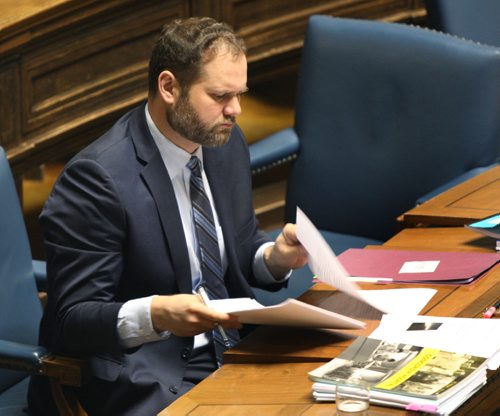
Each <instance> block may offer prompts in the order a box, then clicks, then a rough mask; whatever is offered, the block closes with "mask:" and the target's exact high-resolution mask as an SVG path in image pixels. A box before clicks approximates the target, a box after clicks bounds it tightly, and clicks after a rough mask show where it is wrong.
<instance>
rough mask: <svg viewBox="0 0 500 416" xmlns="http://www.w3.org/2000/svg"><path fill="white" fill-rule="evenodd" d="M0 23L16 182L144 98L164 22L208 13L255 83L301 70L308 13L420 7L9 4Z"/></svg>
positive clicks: (163, 1) (4, 108) (418, 11)
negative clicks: (243, 53) (238, 43)
mask: <svg viewBox="0 0 500 416" xmlns="http://www.w3.org/2000/svg"><path fill="white" fill-rule="evenodd" d="M6 3H7V5H6V7H5V8H4V10H3V12H4V11H5V10H7V13H6V14H5V17H4V18H3V20H0V53H1V58H0V85H1V95H0V122H1V125H0V145H2V146H4V147H5V148H6V150H7V155H8V157H9V160H10V163H11V165H12V168H13V171H14V175H15V176H20V175H22V174H23V173H25V172H26V171H27V170H29V169H30V168H31V167H32V166H34V165H37V164H40V163H43V162H46V161H49V160H53V159H57V158H60V157H69V156H71V155H72V154H73V153H75V152H76V151H77V150H78V149H80V148H81V147H83V146H84V145H86V144H87V143H88V142H90V141H92V140H94V139H95V138H96V137H97V135H98V134H100V133H101V132H102V131H104V130H105V129H106V128H108V127H109V126H110V125H111V123H112V122H113V121H114V120H115V119H116V118H117V117H118V116H119V115H120V114H122V113H124V112H125V111H126V110H128V109H129V108H131V107H132V106H134V105H136V104H137V103H139V102H140V101H141V100H143V99H145V98H146V93H147V64H148V59H149V54H150V50H151V46H152V43H153V40H154V39H155V38H156V36H157V34H158V33H159V31H160V29H161V26H162V25H163V23H165V22H166V21H168V20H170V19H172V18H174V17H179V16H188V15H209V16H213V17H215V18H217V19H220V20H224V21H227V22H228V23H230V24H231V25H232V26H233V27H234V28H235V29H236V30H237V31H238V32H239V33H240V34H241V35H242V36H243V37H244V38H245V40H246V42H247V46H248V61H249V83H250V84H251V85H255V83H258V82H259V80H263V79H267V80H268V79H269V78H271V79H272V78H273V77H277V76H279V75H280V74H282V73H283V72H286V71H295V70H296V68H297V64H298V61H299V55H300V50H301V47H302V40H303V37H304V31H305V27H306V24H307V19H308V17H309V16H310V15H311V14H316V13H323V14H330V15H336V16H348V17H357V18H366V19H383V20H389V21H415V20H418V19H419V18H422V16H424V15H425V9H424V7H423V0H413V1H411V0H406V1H403V0H400V1H395V0H363V1H361V0H310V1H307V2H305V1H303V0H286V1H285V0H283V1H268V0H213V1H205V0H177V1H174V0H169V1H167V0H143V1H138V0H105V1H104V0H100V1H99V0H87V1H85V2H75V1H65V0H43V1H36V0H33V1H32V2H30V1H27V2H26V1H25V2H22V3H18V2H16V1H14V0H6Z"/></svg>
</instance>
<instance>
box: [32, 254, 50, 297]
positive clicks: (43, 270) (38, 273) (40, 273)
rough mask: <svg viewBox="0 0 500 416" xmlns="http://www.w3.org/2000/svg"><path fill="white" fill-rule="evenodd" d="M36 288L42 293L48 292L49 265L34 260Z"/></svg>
mask: <svg viewBox="0 0 500 416" xmlns="http://www.w3.org/2000/svg"><path fill="white" fill-rule="evenodd" d="M31 263H32V264H33V273H34V274H35V281H36V287H37V289H38V291H40V292H46V291H47V263H45V262H44V261H42V260H32V261H31Z"/></svg>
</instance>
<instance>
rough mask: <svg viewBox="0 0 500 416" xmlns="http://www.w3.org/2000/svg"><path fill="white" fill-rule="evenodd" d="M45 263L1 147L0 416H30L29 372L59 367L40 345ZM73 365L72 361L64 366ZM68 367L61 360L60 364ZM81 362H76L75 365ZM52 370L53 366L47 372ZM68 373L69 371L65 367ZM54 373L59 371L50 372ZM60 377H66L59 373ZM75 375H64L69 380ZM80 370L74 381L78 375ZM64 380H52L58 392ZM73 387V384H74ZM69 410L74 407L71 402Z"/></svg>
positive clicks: (42, 371) (69, 373)
mask: <svg viewBox="0 0 500 416" xmlns="http://www.w3.org/2000/svg"><path fill="white" fill-rule="evenodd" d="M35 274H36V275H37V278H38V279H37V280H38V281H39V282H40V283H41V284H42V286H43V280H44V275H45V263H44V262H32V259H31V251H30V246H29V243H28V236H27V233H26V227H25V225H24V219H23V215H22V211H21V207H20V204H19V200H18V195H17V192H16V188H15V185H14V180H13V178H12V173H11V171H10V167H9V164H8V161H7V158H6V156H5V152H4V149H3V148H2V147H0V288H1V290H0V415H2V416H14V415H16V416H17V415H26V413H25V412H24V411H23V409H25V408H26V393H27V388H28V382H29V377H28V376H29V374H33V373H36V374H38V373H40V374H46V375H49V374H53V375H54V376H55V375H56V374H57V373H58V371H59V368H60V367H59V365H58V364H57V363H53V364H52V365H49V364H50V362H49V360H52V358H53V357H51V356H49V355H48V354H47V351H46V350H45V349H44V348H42V347H39V346H38V326H39V323H40V319H41V317H42V305H41V303H40V299H39V296H38V288H37V284H36V279H35ZM69 362H71V363H73V361H72V360H69V361H67V362H66V363H69ZM60 363H62V364H63V365H64V362H63V361H60ZM75 363H77V362H75ZM49 367H50V368H49ZM64 369H65V371H68V369H67V367H65V368H64ZM53 370H55V373H52V371H53ZM61 374H62V373H61ZM71 374H72V372H69V371H68V373H67V374H66V375H67V376H68V378H69V377H70V376H71ZM78 376H79V375H78V370H77V373H76V377H78ZM59 381H60V380H58V379H57V377H56V378H55V379H54V383H55V384H54V387H55V388H57V389H59V387H60V386H59V385H58V383H59ZM70 384H71V382H70ZM69 406H74V405H73V403H71V404H69Z"/></svg>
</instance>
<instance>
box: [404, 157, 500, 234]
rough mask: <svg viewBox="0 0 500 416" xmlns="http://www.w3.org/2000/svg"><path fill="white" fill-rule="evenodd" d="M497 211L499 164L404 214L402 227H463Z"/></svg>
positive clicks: (499, 198)
mask: <svg viewBox="0 0 500 416" xmlns="http://www.w3.org/2000/svg"><path fill="white" fill-rule="evenodd" d="M498 212H500V166H496V167H494V168H492V169H490V170H488V171H487V172H484V173H482V174H480V175H478V176H476V177H474V178H471V179H469V180H468V181H465V182H463V183H461V184H460V185H457V186H455V187H453V188H451V189H449V190H448V191H446V192H443V193H442V194H440V195H438V196H436V197H434V198H432V199H430V200H428V201H426V202H424V203H423V204H422V205H419V206H417V207H415V208H413V209H411V210H409V211H408V212H406V213H405V214H403V218H402V225H403V227H414V226H417V225H424V226H429V225H431V226H463V225H465V224H469V223H471V222H474V221H477V220H480V219H481V218H485V217H488V216H490V215H493V214H496V213H498Z"/></svg>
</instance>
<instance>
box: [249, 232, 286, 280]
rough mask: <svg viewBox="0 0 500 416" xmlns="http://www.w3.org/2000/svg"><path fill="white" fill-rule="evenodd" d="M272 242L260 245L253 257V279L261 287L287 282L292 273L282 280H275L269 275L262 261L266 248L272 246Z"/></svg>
mask: <svg viewBox="0 0 500 416" xmlns="http://www.w3.org/2000/svg"><path fill="white" fill-rule="evenodd" d="M273 245H274V242H272V241H270V242H268V243H264V244H262V245H261V246H260V247H259V249H258V250H257V252H256V253H255V257H254V259H253V265H252V267H253V274H254V276H255V279H256V280H257V282H258V283H259V284H261V285H264V286H267V285H272V284H274V283H282V282H285V281H286V280H288V279H289V278H290V276H291V274H292V271H291V270H290V271H289V272H288V273H287V275H286V276H284V277H283V278H282V279H279V280H277V279H275V278H274V276H273V275H272V274H271V272H270V271H269V269H268V268H267V266H266V262H265V261H264V251H265V250H266V248H267V247H270V246H273Z"/></svg>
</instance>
